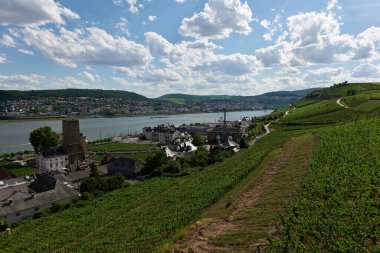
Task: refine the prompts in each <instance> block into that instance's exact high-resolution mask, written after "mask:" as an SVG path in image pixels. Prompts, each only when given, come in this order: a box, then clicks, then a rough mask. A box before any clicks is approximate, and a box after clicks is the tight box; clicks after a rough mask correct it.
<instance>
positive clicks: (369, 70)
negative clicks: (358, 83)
mask: <svg viewBox="0 0 380 253" xmlns="http://www.w3.org/2000/svg"><path fill="white" fill-rule="evenodd" d="M352 77H355V78H362V79H363V78H376V79H377V80H379V78H380V66H379V65H373V64H371V63H363V64H360V65H359V66H356V67H355V68H354V71H353V73H352Z"/></svg>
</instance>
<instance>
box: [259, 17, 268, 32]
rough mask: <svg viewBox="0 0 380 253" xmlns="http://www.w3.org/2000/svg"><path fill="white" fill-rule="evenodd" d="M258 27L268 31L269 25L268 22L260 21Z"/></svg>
mask: <svg viewBox="0 0 380 253" xmlns="http://www.w3.org/2000/svg"><path fill="white" fill-rule="evenodd" d="M260 25H261V26H262V27H264V28H265V29H267V30H269V28H270V25H271V23H270V21H269V20H267V19H263V20H261V21H260Z"/></svg>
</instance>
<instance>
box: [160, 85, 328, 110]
mask: <svg viewBox="0 0 380 253" xmlns="http://www.w3.org/2000/svg"><path fill="white" fill-rule="evenodd" d="M319 89H320V88H312V89H305V90H297V91H275V92H269V93H264V94H262V95H257V96H230V95H204V96H198V95H187V94H180V93H176V94H167V95H164V96H161V97H158V98H156V100H161V101H168V102H172V103H176V104H180V105H191V104H202V103H250V104H255V103H260V104H262V105H265V106H268V105H276V106H278V105H279V104H280V105H281V106H284V105H287V104H291V103H293V102H295V101H297V100H299V99H301V98H303V97H305V96H306V95H307V94H309V93H310V92H313V91H315V90H319Z"/></svg>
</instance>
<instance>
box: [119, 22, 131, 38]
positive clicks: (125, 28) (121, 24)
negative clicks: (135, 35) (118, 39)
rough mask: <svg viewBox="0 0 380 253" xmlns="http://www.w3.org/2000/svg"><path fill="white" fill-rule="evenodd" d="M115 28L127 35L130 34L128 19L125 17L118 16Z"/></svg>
mask: <svg viewBox="0 0 380 253" xmlns="http://www.w3.org/2000/svg"><path fill="white" fill-rule="evenodd" d="M116 28H117V29H119V30H120V31H121V32H122V33H124V34H125V35H127V36H131V34H130V33H129V30H128V20H127V19H126V18H120V21H119V22H118V23H117V24H116Z"/></svg>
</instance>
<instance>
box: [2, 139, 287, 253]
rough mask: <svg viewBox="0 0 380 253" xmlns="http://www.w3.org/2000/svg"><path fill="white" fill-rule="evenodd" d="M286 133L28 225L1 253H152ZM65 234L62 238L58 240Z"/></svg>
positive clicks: (5, 239)
mask: <svg viewBox="0 0 380 253" xmlns="http://www.w3.org/2000/svg"><path fill="white" fill-rule="evenodd" d="M288 137H289V133H282V132H279V133H274V134H273V135H269V136H268V137H266V138H264V139H262V140H260V141H259V142H258V144H257V145H255V146H254V147H251V148H250V149H248V150H245V151H242V152H239V153H238V154H237V155H235V156H233V157H231V158H230V159H227V160H225V161H224V162H222V163H217V164H214V165H211V166H209V167H206V168H204V169H203V170H202V171H200V172H199V173H195V174H191V175H190V176H187V177H182V178H159V179H150V180H147V181H145V182H144V183H140V184H136V185H134V186H130V187H127V188H125V189H122V190H120V191H115V192H112V193H109V194H106V195H104V196H103V197H100V198H96V199H92V200H89V201H87V202H84V203H81V205H77V206H76V207H74V208H71V209H67V210H65V211H63V212H61V213H58V214H55V215H50V216H47V217H43V218H41V219H37V220H30V221H27V222H25V223H23V224H21V225H20V226H19V227H17V228H15V229H14V230H13V231H12V235H11V236H7V237H2V238H1V240H0V248H1V249H2V251H4V252H31V251H32V252H46V251H49V252H50V251H54V250H61V251H63V250H66V251H68V252H83V251H91V252H105V251H107V252H112V251H114V252H152V251H154V250H158V249H159V247H161V245H162V244H164V243H165V242H167V241H169V240H170V238H172V237H173V236H174V235H175V234H176V232H177V231H179V230H180V229H181V228H183V227H184V226H187V225H189V224H191V223H192V222H194V221H196V220H197V218H199V217H200V215H201V214H202V212H203V211H205V210H206V209H207V208H208V207H209V206H211V205H212V204H213V203H215V202H216V201H217V200H218V199H219V198H221V197H222V196H223V195H224V194H225V193H226V192H227V191H228V190H230V189H232V188H233V187H234V186H235V185H236V184H237V183H238V182H240V181H241V180H242V179H243V178H244V177H245V176H246V175H247V174H249V173H250V172H251V171H252V170H254V169H255V168H256V167H257V166H258V165H259V163H260V162H261V160H262V159H263V158H264V156H265V155H266V154H267V153H268V152H269V151H270V150H272V149H274V148H276V147H278V146H280V145H282V144H283V143H284V142H285V141H286V140H287V139H288ZM62 235H64V236H62Z"/></svg>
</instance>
